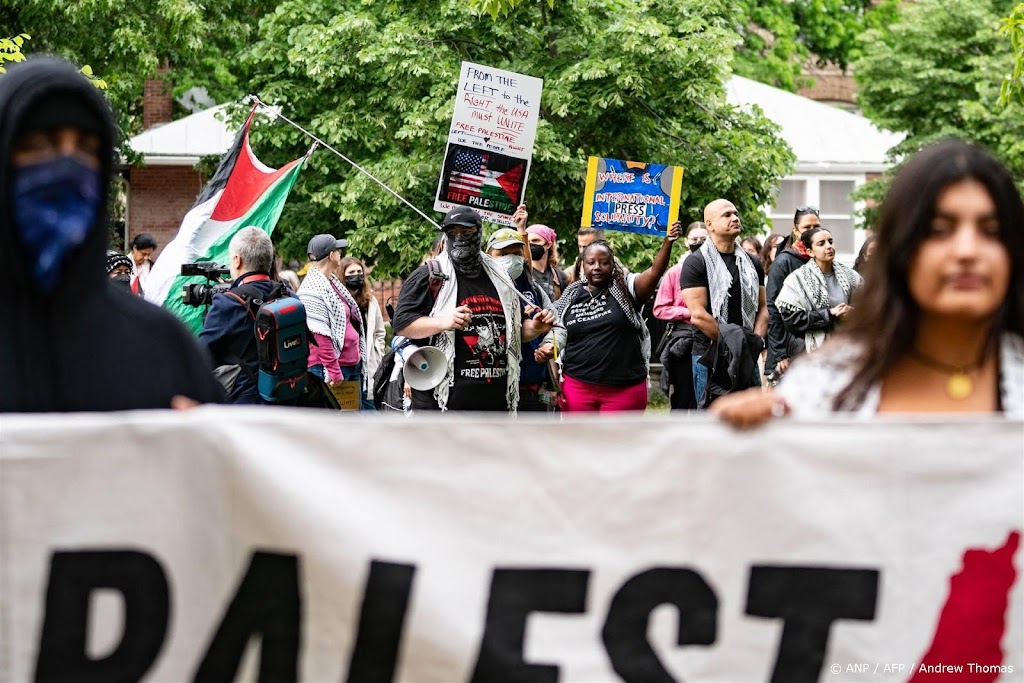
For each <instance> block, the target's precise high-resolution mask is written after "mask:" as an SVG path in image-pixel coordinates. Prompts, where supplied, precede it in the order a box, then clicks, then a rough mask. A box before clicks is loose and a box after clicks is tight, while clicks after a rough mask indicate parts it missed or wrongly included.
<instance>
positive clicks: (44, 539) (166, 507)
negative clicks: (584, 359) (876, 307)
mask: <svg viewBox="0 0 1024 683" xmlns="http://www.w3.org/2000/svg"><path fill="white" fill-rule="evenodd" d="M1022 463H1024V425H1022V424H1021V423H1020V422H1010V421H1003V420H996V419H991V420H975V421H970V422H968V421H951V420H947V419H942V420H938V419H937V420H934V421H924V420H922V421H918V422H915V423H908V422H897V421H882V420H879V421H875V422H872V423H870V424H865V423H858V422H847V421H836V422H822V423H814V424H810V423H797V422H791V421H779V422H777V423H775V424H773V425H771V426H770V427H768V428H766V429H762V430H758V431H753V432H744V433H740V432H734V431H732V430H729V429H727V428H725V427H723V426H722V425H720V424H717V423H715V422H712V421H709V420H704V419H700V418H690V419H680V418H679V417H677V416H675V415H672V416H667V415H666V416H661V417H659V418H644V417H641V416H637V417H615V418H611V417H607V416H605V417H602V418H600V419H582V420H572V421H565V422H549V421H531V420H529V419H525V418H524V419H520V420H518V421H515V422H511V421H507V420H505V419H501V418H487V417H477V418H473V419H460V418H458V417H451V418H450V419H444V417H443V416H442V417H438V418H434V419H402V418H396V419H386V418H384V417H376V418H365V417H359V416H349V415H337V414H327V413H325V412H318V411H308V412H307V411H295V410H288V409H268V408H253V409H239V408H202V409H198V410H195V411H190V412H187V413H170V412H166V413H164V412H149V413H130V414H121V415H84V416H64V415H53V416H2V417H0V681H19V682H20V681H29V680H33V679H36V680H58V679H59V680H147V681H187V680H201V681H205V680H216V681H229V680H246V681H254V680H257V679H260V680H304V681H344V680H350V681H388V680H400V681H410V682H415V683H424V682H432V681H438V682H450V681H470V680H475V681H485V680H486V681H510V680H538V681H556V680H558V681H615V680H626V681H650V680H680V681H683V680H685V681H729V682H735V681H767V680H777V681H787V682H799V681H814V680H821V681H876V682H881V681H910V680H914V681H921V680H942V681H950V682H952V681H959V680H978V681H981V680H986V681H992V680H999V681H1019V680H1022V678H1024V661H1022V657H1024V644H1022V641H1024V591H1022V580H1021V577H1020V574H1019V572H1020V570H1021V568H1022V566H1024V565H1022V562H1021V560H1022V551H1021V549H1020V547H1019V540H1020V530H1021V529H1022V528H1024V464H1022ZM922 667H924V668H923V669H922Z"/></svg>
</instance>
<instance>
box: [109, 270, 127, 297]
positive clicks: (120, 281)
mask: <svg viewBox="0 0 1024 683" xmlns="http://www.w3.org/2000/svg"><path fill="white" fill-rule="evenodd" d="M110 281H111V282H112V283H114V287H116V288H117V289H122V288H123V289H124V291H126V292H128V293H129V294H130V293H131V291H132V276H131V275H129V274H128V273H124V274H123V275H117V276H115V277H112V278H110Z"/></svg>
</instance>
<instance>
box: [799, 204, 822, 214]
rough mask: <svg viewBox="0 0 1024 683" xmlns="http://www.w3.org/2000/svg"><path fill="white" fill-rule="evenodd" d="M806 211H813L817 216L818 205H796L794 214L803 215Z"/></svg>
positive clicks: (818, 212)
mask: <svg viewBox="0 0 1024 683" xmlns="http://www.w3.org/2000/svg"><path fill="white" fill-rule="evenodd" d="M808 213H813V214H814V215H815V216H818V215H820V213H821V212H820V211H818V207H816V206H798V207H796V215H797V216H803V215H805V214H808Z"/></svg>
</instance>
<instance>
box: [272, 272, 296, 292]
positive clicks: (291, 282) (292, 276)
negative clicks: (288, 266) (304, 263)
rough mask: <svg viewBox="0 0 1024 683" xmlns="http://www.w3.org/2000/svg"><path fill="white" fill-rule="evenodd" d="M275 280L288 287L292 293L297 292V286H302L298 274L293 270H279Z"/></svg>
mask: <svg viewBox="0 0 1024 683" xmlns="http://www.w3.org/2000/svg"><path fill="white" fill-rule="evenodd" d="M277 279H278V280H279V281H281V282H283V283H284V284H286V285H288V289H290V290H291V291H293V292H297V291H299V286H300V285H301V284H302V283H301V282H300V281H299V275H298V273H296V272H295V271H294V270H279V271H278V272H277Z"/></svg>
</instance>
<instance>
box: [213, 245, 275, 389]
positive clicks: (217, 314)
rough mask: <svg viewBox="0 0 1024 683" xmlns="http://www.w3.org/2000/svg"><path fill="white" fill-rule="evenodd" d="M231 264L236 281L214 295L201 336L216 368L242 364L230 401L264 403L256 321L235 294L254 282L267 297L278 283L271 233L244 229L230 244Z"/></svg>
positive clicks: (232, 275)
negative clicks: (273, 276) (272, 275)
mask: <svg viewBox="0 0 1024 683" xmlns="http://www.w3.org/2000/svg"><path fill="white" fill-rule="evenodd" d="M228 253H229V254H230V263H229V264H228V267H229V269H230V271H231V278H232V280H233V282H232V284H231V289H229V290H228V291H227V292H222V293H220V294H215V295H214V297H213V304H212V305H211V306H210V311H209V313H208V314H207V316H206V322H205V323H204V324H203V331H202V332H201V333H200V335H199V343H200V345H202V346H205V347H206V349H207V351H208V352H209V354H210V357H211V358H212V359H213V364H214V366H216V367H220V366H225V365H239V366H241V371H240V372H238V375H237V378H236V379H235V382H234V386H233V387H232V388H231V390H230V391H229V392H228V403H248V404H253V403H256V404H262V403H264V401H263V399H262V398H260V394H259V390H258V388H257V384H256V377H257V373H258V372H259V357H258V354H257V350H256V335H255V331H254V322H255V321H254V320H253V317H252V316H251V315H250V312H249V310H248V307H247V305H246V303H245V302H244V300H243V299H242V298H240V297H238V296H235V295H234V294H233V292H234V290H236V289H238V288H239V287H240V286H242V285H251V286H252V287H254V288H255V289H258V290H259V291H260V292H261V293H262V294H263V295H264V296H265V295H267V294H270V293H271V290H273V289H274V288H275V287H276V285H277V283H276V282H275V281H274V280H272V279H271V278H270V269H271V267H272V266H273V263H274V245H273V244H272V243H271V241H270V236H269V235H267V233H265V232H263V231H262V230H260V229H259V228H254V227H249V228H242V229H241V230H239V231H238V234H236V235H235V236H234V237H233V238H231V243H230V244H229V245H228Z"/></svg>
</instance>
